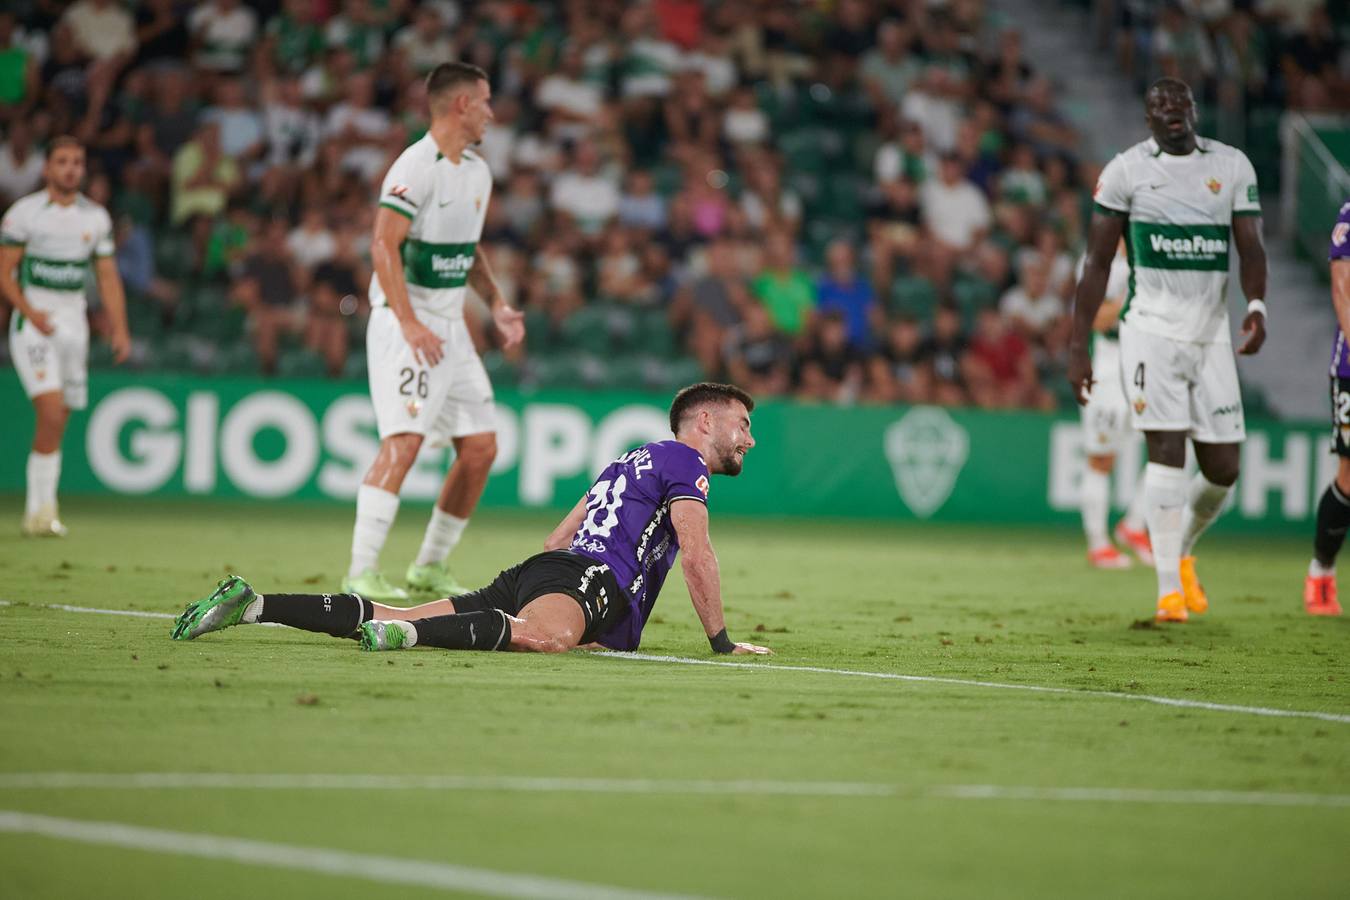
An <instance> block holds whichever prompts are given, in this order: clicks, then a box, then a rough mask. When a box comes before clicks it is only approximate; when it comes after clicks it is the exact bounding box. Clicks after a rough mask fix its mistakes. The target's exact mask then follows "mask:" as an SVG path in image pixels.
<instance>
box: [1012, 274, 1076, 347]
mask: <svg viewBox="0 0 1350 900" xmlns="http://www.w3.org/2000/svg"><path fill="white" fill-rule="evenodd" d="M1050 267H1051V264H1050V263H1049V262H1047V261H1046V260H1044V259H1042V258H1040V257H1038V256H1030V257H1024V258H1023V260H1022V264H1021V266H1020V267H1019V271H1018V278H1017V284H1016V285H1014V286H1013V287H1011V288H1009V289H1008V290H1007V291H1005V292H1004V294H1003V296H1002V297H1001V298H1000V299H999V301H998V311H999V313H1001V314H1002V316H1003V318H1005V319H1006V320H1007V321H1008V323H1009V324H1011V325H1012V326H1013V328H1014V329H1015V330H1016V331H1017V332H1018V333H1019V334H1020V335H1022V337H1023V338H1025V339H1026V340H1028V341H1031V342H1032V343H1043V342H1044V340H1045V337H1046V335H1047V334H1048V333H1049V332H1051V331H1052V330H1053V329H1055V328H1056V327H1057V326H1060V325H1062V322H1063V319H1064V315H1065V306H1064V299H1063V298H1062V297H1061V296H1060V295H1059V294H1057V293H1055V291H1053V290H1052V289H1051V285H1050Z"/></svg>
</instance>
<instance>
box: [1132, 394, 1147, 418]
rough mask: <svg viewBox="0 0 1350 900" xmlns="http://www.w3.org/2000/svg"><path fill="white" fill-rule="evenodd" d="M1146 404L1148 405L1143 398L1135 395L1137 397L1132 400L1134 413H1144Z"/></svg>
mask: <svg viewBox="0 0 1350 900" xmlns="http://www.w3.org/2000/svg"><path fill="white" fill-rule="evenodd" d="M1147 406H1148V404H1147V403H1145V402H1144V398H1143V397H1137V398H1135V401H1134V414H1135V415H1136V416H1142V415H1143V414H1144V409H1145V408H1146V407H1147Z"/></svg>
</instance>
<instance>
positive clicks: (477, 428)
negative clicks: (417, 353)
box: [366, 307, 497, 447]
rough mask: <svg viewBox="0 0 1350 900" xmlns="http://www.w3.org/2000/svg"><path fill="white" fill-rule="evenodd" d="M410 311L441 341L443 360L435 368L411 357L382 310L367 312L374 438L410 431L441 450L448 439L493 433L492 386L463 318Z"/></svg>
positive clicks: (393, 320) (400, 334)
mask: <svg viewBox="0 0 1350 900" xmlns="http://www.w3.org/2000/svg"><path fill="white" fill-rule="evenodd" d="M414 312H416V314H417V318H418V320H419V321H421V322H422V324H424V325H426V326H427V328H429V329H431V330H432V332H434V333H435V334H436V335H437V336H438V337H440V338H441V339H442V340H444V341H445V344H444V352H445V355H444V356H443V357H442V358H441V361H440V362H439V363H437V364H436V365H435V366H426V365H424V364H423V363H421V362H418V361H417V359H416V358H415V357H414V356H413V352H412V348H411V347H409V346H408V342H407V341H406V340H404V339H403V331H402V329H400V328H399V325H398V319H397V318H396V317H395V316H394V313H393V310H391V309H389V308H388V307H377V308H375V309H373V310H371V313H370V323H369V324H368V325H367V326H366V365H367V368H368V371H369V375H370V399H371V402H372V403H373V404H374V406H375V422H376V425H377V426H378V428H379V433H380V439H381V440H383V439H384V438H387V437H389V436H390V435H393V434H405V433H409V432H411V433H414V434H420V435H423V436H424V437H425V438H426V439H427V441H428V443H429V444H430V445H431V446H433V447H444V446H445V445H447V444H449V443H450V440H451V438H457V437H465V436H466V435H470V434H483V433H487V432H495V431H496V430H497V425H496V415H495V405H494V403H493V396H492V382H491V381H490V380H489V379H488V375H487V370H486V369H484V368H483V360H482V359H481V358H480V357H479V356H478V351H476V350H475V349H474V346H473V340H472V339H471V338H470V337H469V328H468V326H467V325H466V324H465V323H464V318H463V316H456V317H454V318H446V317H444V316H438V315H435V314H433V313H428V312H425V311H422V310H414Z"/></svg>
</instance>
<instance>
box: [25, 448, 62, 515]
mask: <svg viewBox="0 0 1350 900" xmlns="http://www.w3.org/2000/svg"><path fill="white" fill-rule="evenodd" d="M60 480H61V451H60V450H57V451H56V452H55V453H38V452H36V451H33V452H30V453H29V454H28V496H27V497H26V498H25V499H24V504H23V512H24V515H26V516H31V515H33V514H34V513H36V512H37V511H38V510H40V509H41V508H42V507H44V506H55V505H56V483H57V482H58V481H60Z"/></svg>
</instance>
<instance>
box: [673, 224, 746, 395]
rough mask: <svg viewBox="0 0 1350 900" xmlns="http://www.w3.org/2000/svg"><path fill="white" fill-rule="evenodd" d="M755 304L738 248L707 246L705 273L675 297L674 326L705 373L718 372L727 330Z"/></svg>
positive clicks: (722, 244) (727, 244)
mask: <svg viewBox="0 0 1350 900" xmlns="http://www.w3.org/2000/svg"><path fill="white" fill-rule="evenodd" d="M753 302H754V300H753V299H752V298H751V297H750V295H749V293H748V291H747V290H746V286H745V281H744V279H743V278H742V277H741V272H740V269H739V267H738V266H737V264H736V250H735V245H734V244H733V243H732V242H731V241H729V240H715V241H713V242H712V243H711V244H709V245H708V249H707V253H706V267H705V270H704V273H703V274H702V275H701V276H699V277H696V278H694V279H693V281H692V283H690V284H689V285H688V286H686V287H685V288H684V289H682V290H680V291H679V292H677V294H676V295H675V300H674V303H672V305H671V309H670V320H671V325H672V327H674V328H675V329H676V331H677V332H679V333H681V334H683V335H684V336H685V345H686V347H687V349H688V350H689V352H690V354H691V355H692V356H693V357H694V358H695V359H697V360H698V361H699V363H700V364H701V365H702V366H703V369H704V371H705V372H710V373H711V372H716V371H718V369H719V367H720V360H721V354H722V348H723V346H724V344H725V342H726V334H727V330H728V329H730V328H731V327H733V326H735V325H737V324H739V323H740V322H741V320H742V318H743V317H744V315H745V310H746V309H747V308H748V307H749V306H750V305H751V304H752V303H753Z"/></svg>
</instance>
